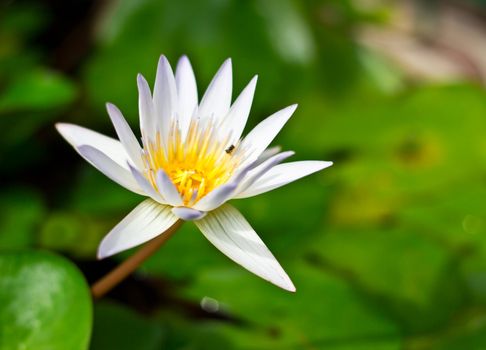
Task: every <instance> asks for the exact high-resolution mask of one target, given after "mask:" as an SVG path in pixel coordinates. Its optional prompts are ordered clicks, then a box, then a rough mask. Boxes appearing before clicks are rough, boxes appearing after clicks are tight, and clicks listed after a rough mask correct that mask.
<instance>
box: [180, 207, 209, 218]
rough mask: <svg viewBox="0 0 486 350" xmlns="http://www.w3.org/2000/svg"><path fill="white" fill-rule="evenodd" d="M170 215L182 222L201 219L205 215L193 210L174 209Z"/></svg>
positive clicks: (185, 208) (184, 208)
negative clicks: (172, 214)
mask: <svg viewBox="0 0 486 350" xmlns="http://www.w3.org/2000/svg"><path fill="white" fill-rule="evenodd" d="M172 213H174V215H175V216H177V217H178V218H180V219H182V220H186V221H193V220H199V219H201V218H203V217H204V216H205V215H206V213H205V212H203V211H199V210H196V209H193V208H187V207H175V208H172Z"/></svg>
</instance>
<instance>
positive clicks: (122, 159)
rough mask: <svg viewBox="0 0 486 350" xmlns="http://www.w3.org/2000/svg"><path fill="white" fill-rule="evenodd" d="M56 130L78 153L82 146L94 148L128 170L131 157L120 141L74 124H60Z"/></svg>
mask: <svg viewBox="0 0 486 350" xmlns="http://www.w3.org/2000/svg"><path fill="white" fill-rule="evenodd" d="M56 129H57V131H59V133H60V134H61V135H62V137H64V138H65V139H66V141H67V142H69V143H70V144H71V146H73V147H74V148H75V149H76V151H77V150H78V148H79V146H82V145H88V146H91V147H94V148H96V149H98V150H100V151H101V152H103V153H104V154H106V155H107V156H108V157H109V158H111V159H112V160H113V161H114V162H115V163H117V164H118V165H119V166H121V167H122V168H124V169H126V170H128V166H127V161H128V160H129V159H130V157H129V156H128V154H127V152H126V150H125V148H124V147H123V145H122V144H121V143H120V141H118V140H115V139H113V138H111V137H108V136H105V135H102V134H100V133H97V132H96V131H93V130H89V129H86V128H83V127H81V126H78V125H74V124H66V123H58V124H56ZM85 159H86V158H85ZM86 160H87V161H88V162H90V163H91V161H90V160H88V159H86ZM91 164H93V163H91Z"/></svg>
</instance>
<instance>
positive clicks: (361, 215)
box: [0, 0, 486, 350]
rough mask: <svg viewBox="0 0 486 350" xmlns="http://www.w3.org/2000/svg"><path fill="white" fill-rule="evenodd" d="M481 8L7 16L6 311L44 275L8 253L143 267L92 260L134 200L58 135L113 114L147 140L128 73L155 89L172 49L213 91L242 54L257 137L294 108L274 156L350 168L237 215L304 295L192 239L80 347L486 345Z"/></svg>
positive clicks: (241, 76) (1, 129)
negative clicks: (22, 279) (23, 272)
mask: <svg viewBox="0 0 486 350" xmlns="http://www.w3.org/2000/svg"><path fill="white" fill-rule="evenodd" d="M424 3H426V4H425V5H424ZM483 5H484V2H481V1H469V2H466V1H458V2H454V1H449V2H447V4H442V2H440V1H430V2H421V1H416V2H415V3H414V2H411V1H404V2H401V1H397V2H395V1H379V0H367V1H365V0H363V1H358V0H356V1H351V0H323V1H318V0H306V1H297V0H295V1H292V0H261V1H258V0H251V1H237V0H206V1H199V0H189V1H169V0H166V1H160V0H140V1H135V0H131V1H130V0H120V1H94V0H93V1H82V0H74V1H61V0H52V1H12V0H10V1H6V2H5V1H4V2H2V3H1V5H0V159H1V161H0V177H1V179H0V180H1V181H0V186H1V187H0V188H1V190H0V191H1V192H0V209H1V210H0V286H3V289H2V288H0V289H2V290H3V291H0V302H2V301H3V302H4V303H7V304H8V303H13V302H15V298H16V297H17V295H18V294H17V292H15V293H14V292H12V294H11V295H7V294H5V293H7V292H8V291H7V289H9V288H11V286H13V285H15V286H16V287H15V288H19V289H20V290H24V289H25V288H29V287H28V286H27V287H25V286H22V285H20V286H19V285H18V282H15V281H14V279H12V278H10V279H7V277H5V276H20V275H19V274H18V272H17V271H18V270H16V268H13V267H11V266H13V265H15V264H17V263H19V264H24V262H25V261H27V262H25V264H27V265H25V266H31V265H29V264H33V265H32V266H37V265H36V264H38V261H42V259H44V258H43V257H42V256H41V257H39V256H37V255H36V256H34V257H32V258H30V257H29V256H28V254H34V255H35V254H36V253H23V254H27V257H26V256H25V255H20V256H21V258H18V259H17V258H13V257H12V255H11V254H14V255H15V254H20V253H15V252H20V251H30V250H31V249H44V250H49V251H51V252H54V253H56V254H58V255H64V256H65V257H67V258H68V259H69V260H71V261H73V262H74V263H75V264H76V265H77V267H78V268H79V269H80V270H81V271H82V273H83V275H84V276H85V277H86V279H87V281H88V282H90V283H91V282H93V281H95V280H96V279H97V278H99V277H100V276H102V275H103V274H104V273H106V272H107V271H109V270H110V269H111V268H113V267H114V266H116V264H117V262H118V261H120V260H122V259H123V258H124V257H126V256H129V255H130V252H128V253H126V254H121V256H117V257H115V258H112V259H108V260H106V261H100V262H98V261H96V259H95V254H96V248H97V245H98V243H99V241H100V240H101V238H102V237H103V236H104V235H105V234H106V233H107V232H108V231H109V230H110V229H111V227H113V225H115V224H116V223H117V222H118V221H119V220H120V219H121V218H122V217H123V216H124V215H126V213H128V212H129V211H130V210H131V209H132V208H133V207H134V206H135V205H136V204H137V203H138V202H139V201H140V199H141V198H140V197H139V196H137V195H135V194H132V193H129V192H128V191H127V190H125V189H123V188H121V187H119V186H118V185H116V184H114V183H112V182H111V181H110V180H108V179H107V178H105V177H104V176H103V175H102V174H100V173H98V172H97V171H96V170H95V169H94V168H92V167H91V166H90V165H88V164H87V163H86V162H84V161H83V160H82V159H81V158H80V157H79V156H78V155H77V154H76V153H75V152H74V150H72V149H71V148H70V146H69V145H68V144H67V143H66V142H65V141H64V140H63V139H62V138H61V137H60V135H58V134H57V133H56V132H55V129H54V123H55V122H58V121H64V122H71V123H76V124H80V125H83V126H85V127H89V128H92V129H95V130H97V131H100V132H103V133H105V134H108V135H112V136H114V135H115V133H114V130H113V128H112V126H111V125H110V122H109V118H108V116H107V115H106V113H105V110H104V104H105V102H107V101H109V102H112V103H114V104H116V105H117V106H119V107H120V108H121V110H122V111H123V112H124V114H125V116H126V117H127V119H128V120H129V122H130V124H131V126H132V128H133V129H134V130H136V129H137V128H138V115H137V89H136V81H135V77H136V74H137V73H138V72H140V73H142V74H144V75H145V76H146V77H147V78H148V80H149V81H153V79H154V77H155V69H156V63H157V60H158V57H159V55H160V54H161V53H163V54H165V55H166V56H167V57H168V58H169V60H170V61H171V62H172V63H173V64H175V63H176V62H177V59H178V58H179V57H180V56H181V55H182V54H187V55H188V56H189V58H190V59H191V62H192V64H193V67H194V70H195V73H196V77H197V79H198V84H199V86H198V88H199V92H200V94H202V92H203V91H204V89H205V88H206V86H207V84H208V83H209V81H210V79H211V78H212V76H213V74H214V73H215V72H216V70H217V69H218V67H219V65H220V64H221V63H222V62H223V60H224V59H225V58H227V57H232V59H233V67H234V69H233V70H234V90H235V92H234V94H233V96H237V94H238V93H239V91H241V89H242V88H243V87H244V86H245V85H246V83H247V82H248V81H249V80H250V79H251V77H252V76H253V75H254V74H259V82H258V86H257V92H256V97H255V101H254V104H253V108H252V113H251V116H250V121H249V125H248V127H247V129H246V130H247V131H248V130H249V129H250V127H251V126H254V125H255V124H257V123H258V122H259V121H260V120H262V119H263V118H264V117H266V116H267V115H269V114H271V113H272V112H274V111H276V110H278V109H280V108H283V107H285V106H287V105H290V104H292V103H299V108H298V109H297V112H296V113H295V114H294V116H293V117H292V119H291V120H290V122H289V123H288V124H287V126H286V127H285V129H284V130H283V132H282V133H281V134H280V135H279V136H278V138H277V140H276V144H279V145H282V146H283V148H284V149H291V150H295V151H296V156H294V159H296V160H297V159H298V160H301V159H302V160H303V159H322V160H332V161H334V163H335V164H334V166H333V167H332V168H330V169H327V170H325V171H323V172H321V173H318V174H315V175H313V176H311V177H308V178H305V179H303V180H300V181H298V182H296V183H293V184H291V185H289V186H286V187H285V188H282V189H278V190H275V191H274V192H271V193H268V194H264V195H261V196H259V197H256V198H252V199H247V200H241V201H234V204H235V205H236V206H237V207H238V208H240V210H241V211H242V213H243V214H244V215H245V217H246V218H247V219H248V221H249V222H250V223H251V224H252V226H253V227H254V228H255V229H256V231H257V232H258V233H259V234H260V236H261V237H262V239H263V240H264V241H265V242H266V244H267V245H268V247H269V248H270V249H271V250H272V252H273V253H274V254H275V256H276V257H277V258H278V260H279V261H280V262H281V263H282V265H283V267H284V268H285V269H286V271H287V272H288V273H289V275H290V276H291V278H292V279H293V281H294V283H295V285H296V287H297V293H295V294H291V293H287V292H285V291H282V290H280V289H278V288H276V287H274V286H273V285H270V284H268V283H267V282H265V281H263V280H261V279H259V278H257V277H255V276H253V275H251V274H250V273H249V272H247V271H246V270H244V269H242V268H241V267H239V266H237V265H236V264H234V263H233V262H231V261H229V260H228V259H227V258H225V257H224V256H223V255H222V254H221V253H220V252H218V251H217V250H216V249H215V248H214V247H213V246H211V245H210V243H209V242H207V241H206V240H205V239H204V237H203V236H202V235H201V234H200V233H199V232H198V231H197V230H196V228H195V227H194V225H192V224H190V223H188V224H185V225H184V227H183V229H182V230H181V231H180V232H179V233H178V234H177V235H175V236H174V237H173V238H172V240H171V241H170V242H169V243H168V244H167V245H166V246H164V248H163V249H162V250H160V251H159V252H158V253H157V254H156V255H155V256H153V257H152V258H151V259H150V260H149V261H148V262H147V263H146V264H145V265H144V266H143V267H142V268H140V269H139V271H138V272H137V273H136V274H135V275H134V276H132V277H130V278H129V279H128V280H126V281H125V282H123V283H122V284H121V285H119V286H118V287H117V288H116V289H115V290H113V292H111V293H110V294H109V295H108V296H107V297H105V298H104V299H103V300H102V301H99V302H96V303H95V304H94V307H93V320H92V322H93V325H92V326H91V319H90V317H91V316H90V311H89V307H88V306H87V307H86V310H88V311H86V312H85V314H86V317H85V321H83V320H81V319H80V320H79V322H80V323H81V322H83V323H82V324H83V325H85V326H86V329H91V327H93V328H92V329H93V332H92V336H91V338H90V336H89V331H87V332H85V334H84V337H85V338H86V339H87V340H85V342H86V341H89V342H90V349H92V350H106V349H117V350H124V349H127V350H128V349H141V350H155V349H332V350H344V349H358V350H364V349H370V350H375V349H376V350H388V349H390V350H392V349H485V348H486V221H485V220H486V94H485V90H484V86H483V84H482V82H483V81H484V79H483V72H486V66H484V67H483V66H482V65H485V63H484V57H486V52H485V55H484V56H482V51H481V50H486V32H484V30H485V29H486V23H485V20H484V18H485V16H484V14H485V11H484V7H482V6H483ZM451 26H452V27H451ZM458 28H459V29H458ZM461 30H462V32H461ZM451 33H452V34H451ZM461 33H463V34H461ZM471 33H474V34H475V35H473V34H471ZM461 35H462V36H461ZM481 57H483V60H481V59H480V58H481ZM485 75H486V74H485ZM7 252H14V253H7ZM2 254H3V255H2ZM41 255H42V254H41ZM2 256H3V258H2ZM2 259H3V260H2ZM12 259H13V260H15V259H17V260H15V262H13V263H11V261H13V260H12ZM19 259H20V260H19ZM46 259H48V260H49V264H50V263H51V262H50V261H51V260H50V259H54V258H53V257H52V256H51V255H48V258H46ZM55 260H56V259H54V260H52V261H55ZM2 261H3V262H4V263H3V265H2ZM18 261H21V262H18ZM9 264H10V265H9ZM49 264H47V265H46V266H48V267H47V268H46V269H47V270H40V271H41V272H40V273H41V274H40V275H39V276H37V277H38V279H40V280H42V279H44V277H43V276H45V273H46V271H49V269H50V267H49V266H50V265H49ZM53 264H55V263H53ZM65 264H67V262H65ZM8 266H10V267H9V268H7V267H8ZM22 266H24V265H22ZM2 267H3V269H2ZM63 269H64V267H63ZM66 269H68V270H69V269H72V267H71V266H69V267H66ZM29 271H31V270H30V267H29ZM63 271H64V270H63ZM9 274H10V275H9ZM2 276H3V277H2ZM37 277H36V278H37ZM2 278H3V282H2ZM76 278H78V277H76ZM76 278H75V282H73V284H72V285H73V286H74V284H75V283H80V282H79V281H78V279H76ZM12 281H13V282H12ZM51 281H54V282H52V285H51V286H53V285H55V283H56V281H57V280H56V279H55V278H53V279H51ZM2 283H3V284H2ZM9 283H10V284H9ZM16 283H17V284H16ZM32 283H35V285H36V286H37V292H35V293H39V294H35V293H31V294H28V295H27V297H29V298H33V299H34V300H36V298H38V297H39V295H41V294H42V293H43V291H42V290H41V288H44V287H42V283H41V284H40V287H39V286H38V282H36V281H34V280H33V282H32ZM20 284H22V283H20ZM5 286H9V287H8V288H6V287H5ZM62 286H63V288H68V286H70V285H66V284H63V285H62ZM22 288H24V289H22ZM45 288H48V287H47V286H46V287H45ZM72 288H75V287H72ZM83 288H85V289H86V287H83ZM9 290H16V289H9ZM6 291H7V292H6ZM46 293H47V292H46ZM47 294H48V293H47ZM22 295H23V294H22ZM39 298H40V297H39ZM65 298H66V300H68V298H71V296H69V295H67V296H65ZM80 298H81V297H80V296H79V295H78V296H76V295H74V294H73V296H72V299H69V300H71V301H63V302H64V303H73V304H76V305H77V304H78V303H79V302H80V301H79V300H80ZM0 308H1V306H0ZM5 310H6V309H4V311H5ZM11 310H13V311H11V312H12V315H13V316H12V317H21V316H22V315H23V314H22V313H23V312H27V311H25V310H23V309H22V306H18V305H17V306H15V307H14V308H13V309H11ZM76 312H78V311H76ZM71 316H72V315H71ZM39 317H40V316H39ZM83 317H84V316H83ZM2 320H3V321H2ZM5 320H7V318H4V319H2V312H1V311H0V324H1V323H2V322H6V321H5ZM40 322H41V323H42V322H46V321H40ZM2 327H3V328H2ZM48 327H49V326H48ZM66 327H67V326H66ZM83 327H84V326H83ZM75 328H76V327H75ZM2 329H3V330H4V331H5V329H6V328H5V324H3V325H1V326H0V348H1V349H2V350H3V349H9V350H10V349H17V347H15V346H14V345H13V344H14V343H15V339H14V338H15V337H13V336H12V337H13V338H12V339H13V340H12V339H11V340H9V341H10V343H9V341H7V340H5V339H7V338H4V340H3V341H4V342H3V343H2V333H1V332H2ZM62 332H65V333H62ZM70 332H71V330H70V329H68V328H66V329H65V330H64V331H62V330H61V331H59V333H58V334H57V335H55V336H56V337H58V339H63V337H64V336H65V337H66V339H67V338H69V336H70V335H69V334H70ZM5 334H6V333H5ZM12 334H13V333H12ZM63 334H65V335H63ZM89 339H90V340H89ZM60 343H61V344H63V342H62V341H60ZM66 346H67V345H65V344H64V345H60V347H59V349H67V348H66ZM18 348H19V349H20V347H18ZM31 348H32V349H41V347H40V346H33V347H31ZM54 348H55V347H54V346H49V345H47V347H45V349H54ZM79 348H80V349H82V348H83V345H81V346H80V347H79ZM22 349H25V348H22ZM27 349H30V348H29V347H27ZM42 349H44V348H42ZM55 349H57V348H55ZM73 349H74V347H73ZM68 350H69V349H68Z"/></svg>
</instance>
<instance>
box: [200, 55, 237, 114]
mask: <svg viewBox="0 0 486 350" xmlns="http://www.w3.org/2000/svg"><path fill="white" fill-rule="evenodd" d="M232 85H233V74H232V70H231V59H229V58H228V59H227V60H226V61H224V63H223V65H222V66H221V68H219V70H218V72H217V73H216V75H215V76H214V78H213V80H212V81H211V83H210V84H209V86H208V88H207V90H206V93H205V94H204V96H203V98H202V99H201V103H200V105H199V109H198V112H197V115H198V116H199V118H201V119H203V120H204V119H207V118H210V117H213V118H214V121H215V122H217V121H218V120H220V119H221V118H223V117H224V116H225V115H226V114H227V113H228V111H229V107H230V105H231V92H232V88H233V87H232Z"/></svg>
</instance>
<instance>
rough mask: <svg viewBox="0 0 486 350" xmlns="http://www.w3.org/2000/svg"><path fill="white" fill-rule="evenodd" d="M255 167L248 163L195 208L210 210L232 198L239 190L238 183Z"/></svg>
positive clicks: (207, 195) (194, 206)
mask: <svg viewBox="0 0 486 350" xmlns="http://www.w3.org/2000/svg"><path fill="white" fill-rule="evenodd" d="M253 167H254V164H249V165H247V166H246V167H245V168H243V169H242V170H240V171H239V172H238V173H236V174H235V175H233V176H232V177H231V178H230V179H229V181H228V182H227V183H225V184H224V185H221V186H219V187H217V188H215V189H214V190H212V191H211V192H209V193H208V194H206V195H205V196H204V197H203V198H201V199H200V200H199V201H198V202H197V203H196V204H194V205H193V208H194V209H197V210H200V211H210V210H213V209H215V208H217V207H219V206H220V205H222V204H223V203H224V202H226V201H227V200H229V199H231V198H232V197H233V195H234V193H235V191H236V190H237V188H238V185H239V184H240V183H241V181H242V180H243V179H244V178H245V176H246V174H248V172H249V171H250V170H251V169H253Z"/></svg>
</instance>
